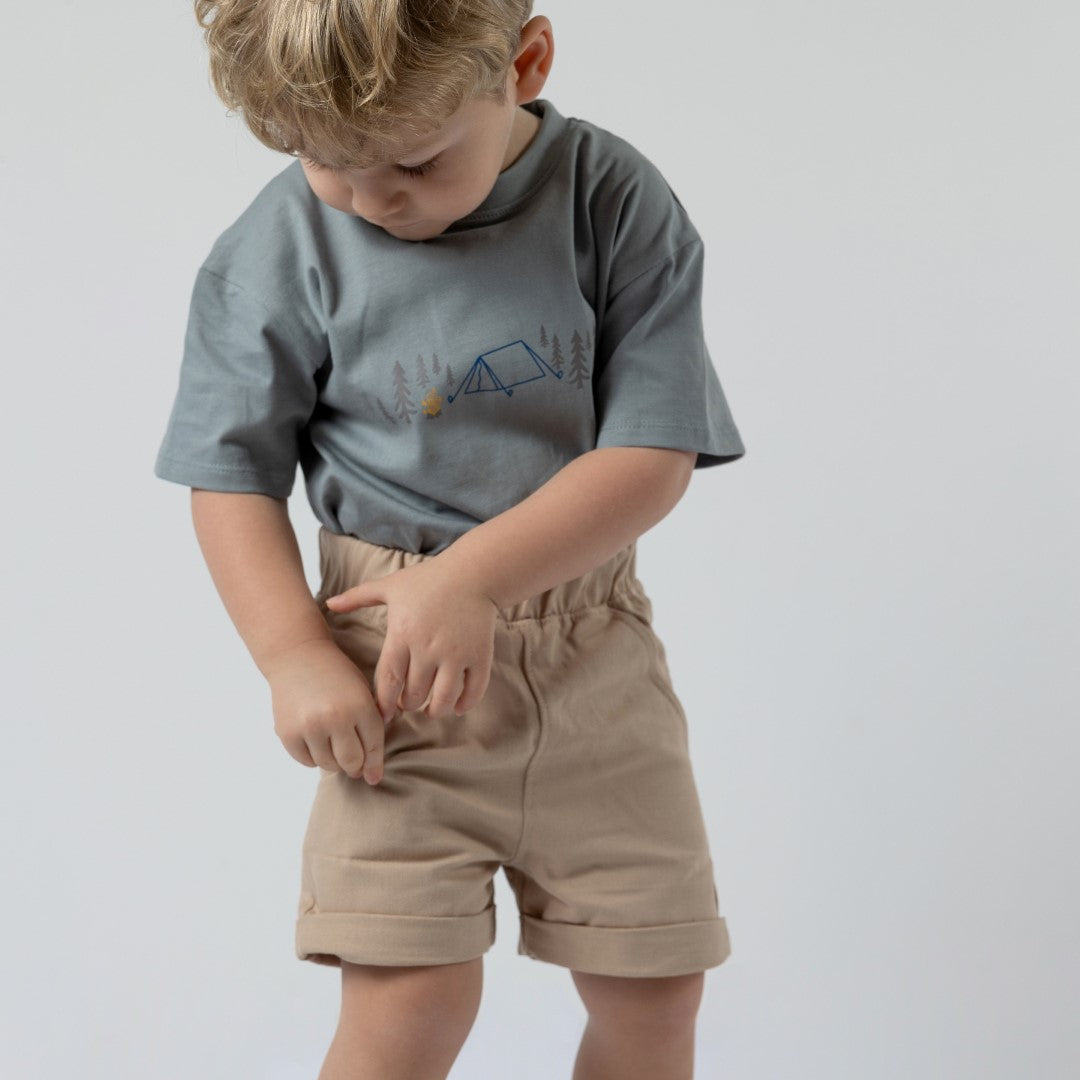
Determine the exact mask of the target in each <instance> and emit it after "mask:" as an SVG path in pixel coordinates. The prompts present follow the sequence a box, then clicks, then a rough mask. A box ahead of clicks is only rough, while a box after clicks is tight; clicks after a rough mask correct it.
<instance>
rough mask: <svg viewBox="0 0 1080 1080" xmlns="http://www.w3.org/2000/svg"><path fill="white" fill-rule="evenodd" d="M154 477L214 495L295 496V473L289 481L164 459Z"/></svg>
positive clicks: (255, 472)
mask: <svg viewBox="0 0 1080 1080" xmlns="http://www.w3.org/2000/svg"><path fill="white" fill-rule="evenodd" d="M154 475H155V476H156V477H158V478H159V479H161V480H169V481H171V482H173V483H176V484H185V485H186V486H188V487H201V488H207V489H208V490H210V491H234V492H237V493H248V492H250V493H253V494H263V495H270V496H272V497H274V498H287V497H288V496H289V494H290V493H291V492H292V487H293V482H294V479H295V475H296V474H295V472H294V473H293V474H291V475H289V476H288V477H286V476H285V474H284V473H279V474H277V475H276V476H275V475H272V474H268V473H266V472H265V471H261V470H258V469H245V468H243V467H238V466H235V465H221V464H216V463H212V462H194V461H185V460H183V459H182V458H173V457H169V456H168V455H161V456H159V457H158V459H157V461H156V462H155V464H154Z"/></svg>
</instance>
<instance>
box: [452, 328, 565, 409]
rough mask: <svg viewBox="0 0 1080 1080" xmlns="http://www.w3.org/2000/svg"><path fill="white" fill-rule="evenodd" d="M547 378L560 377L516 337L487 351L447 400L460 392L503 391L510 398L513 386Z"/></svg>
mask: <svg viewBox="0 0 1080 1080" xmlns="http://www.w3.org/2000/svg"><path fill="white" fill-rule="evenodd" d="M548 375H554V376H555V378H556V379H561V378H562V377H563V373H562V372H561V371H556V370H555V369H554V368H553V367H550V366H549V365H548V364H547V363H545V361H544V360H543V358H542V357H540V356H537V354H536V353H535V352H534V351H533V350H532V349H530V348H529V346H528V345H526V344H525V342H524V341H522V340H521V339H520V338H519V339H518V340H517V341H512V342H510V344H509V345H500V346H499V348H497V349H492V350H491V351H490V352H486V353H481V354H480V355H479V356H478V357H477V358H476V359H475V360H474V361H473V364H472V367H470V368H469V373H468V374H467V375H466V376H465V378H464V379H462V380H461V383H460V385H459V386H458V388H457V389H456V390H455V391H454V392H453V393H452V394H448V395H447V397H446V400H447V401H448V402H449V401H453V400H454V399H455V398H457V397H459V396H460V395H461V394H462V393H465V394H482V393H486V392H488V391H490V390H502V391H503V393H505V394H506V396H507V397H512V396H513V393H514V387H515V386H520V385H521V384H522V383H527V382H534V381H535V380H536V379H543V378H545V377H546V376H548Z"/></svg>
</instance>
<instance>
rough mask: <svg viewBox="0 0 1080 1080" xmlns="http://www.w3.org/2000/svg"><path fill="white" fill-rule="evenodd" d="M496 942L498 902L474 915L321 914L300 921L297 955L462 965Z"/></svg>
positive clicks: (336, 961) (333, 961)
mask: <svg viewBox="0 0 1080 1080" xmlns="http://www.w3.org/2000/svg"><path fill="white" fill-rule="evenodd" d="M494 943H495V906H494V904H493V905H491V906H490V907H488V908H485V909H484V910H483V911H478V912H477V913H476V914H475V915H437V916H426V915H367V914H354V913H352V912H338V911H317V912H311V913H310V914H305V915H301V916H300V917H299V918H298V919H297V920H296V955H297V957H298V958H299V959H301V960H312V961H314V962H315V963H316V964H327V965H331V966H335V967H340V966H341V961H342V960H347V961H348V962H349V963H351V964H385V965H393V966H402V967H410V966H415V965H420V964H458V963H462V962H464V961H466V960H473V959H475V958H476V957H477V956H480V955H482V954H483V953H485V952H487V950H488V949H490V948H491V946H492V945H493V944H494Z"/></svg>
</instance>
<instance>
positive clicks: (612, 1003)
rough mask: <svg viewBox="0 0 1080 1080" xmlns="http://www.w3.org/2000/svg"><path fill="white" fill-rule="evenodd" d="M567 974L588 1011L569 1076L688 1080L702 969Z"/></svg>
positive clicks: (581, 1079)
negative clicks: (640, 974) (643, 974)
mask: <svg viewBox="0 0 1080 1080" xmlns="http://www.w3.org/2000/svg"><path fill="white" fill-rule="evenodd" d="M571 974H572V975H573V977H574V984H575V985H576V986H577V989H578V993H579V994H580V995H581V1000H582V1002H583V1003H584V1005H585V1008H586V1009H587V1010H588V1013H589V1022H588V1024H587V1025H586V1027H585V1034H584V1035H583V1036H582V1039H581V1048H580V1049H579V1050H578V1055H577V1060H576V1061H575V1063H574V1076H573V1080H606V1078H607V1077H612V1076H617V1077H619V1080H691V1078H692V1077H693V1075H694V1027H695V1024H696V1021H697V1013H698V1008H699V1007H700V1005H701V995H702V990H703V988H704V985H705V974H704V972H700V971H699V972H695V973H693V974H691V975H668V976H661V977H658V978H622V977H616V976H613V975H592V974H587V973H585V972H581V971H572V972H571Z"/></svg>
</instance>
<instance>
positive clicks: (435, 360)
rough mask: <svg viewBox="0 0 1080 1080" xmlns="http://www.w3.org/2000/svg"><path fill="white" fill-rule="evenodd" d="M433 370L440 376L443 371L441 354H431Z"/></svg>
mask: <svg viewBox="0 0 1080 1080" xmlns="http://www.w3.org/2000/svg"><path fill="white" fill-rule="evenodd" d="M431 369H432V371H434V372H435V374H436V375H438V374H439V372H440V371H442V368H440V367H439V354H438V353H432V354H431Z"/></svg>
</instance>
